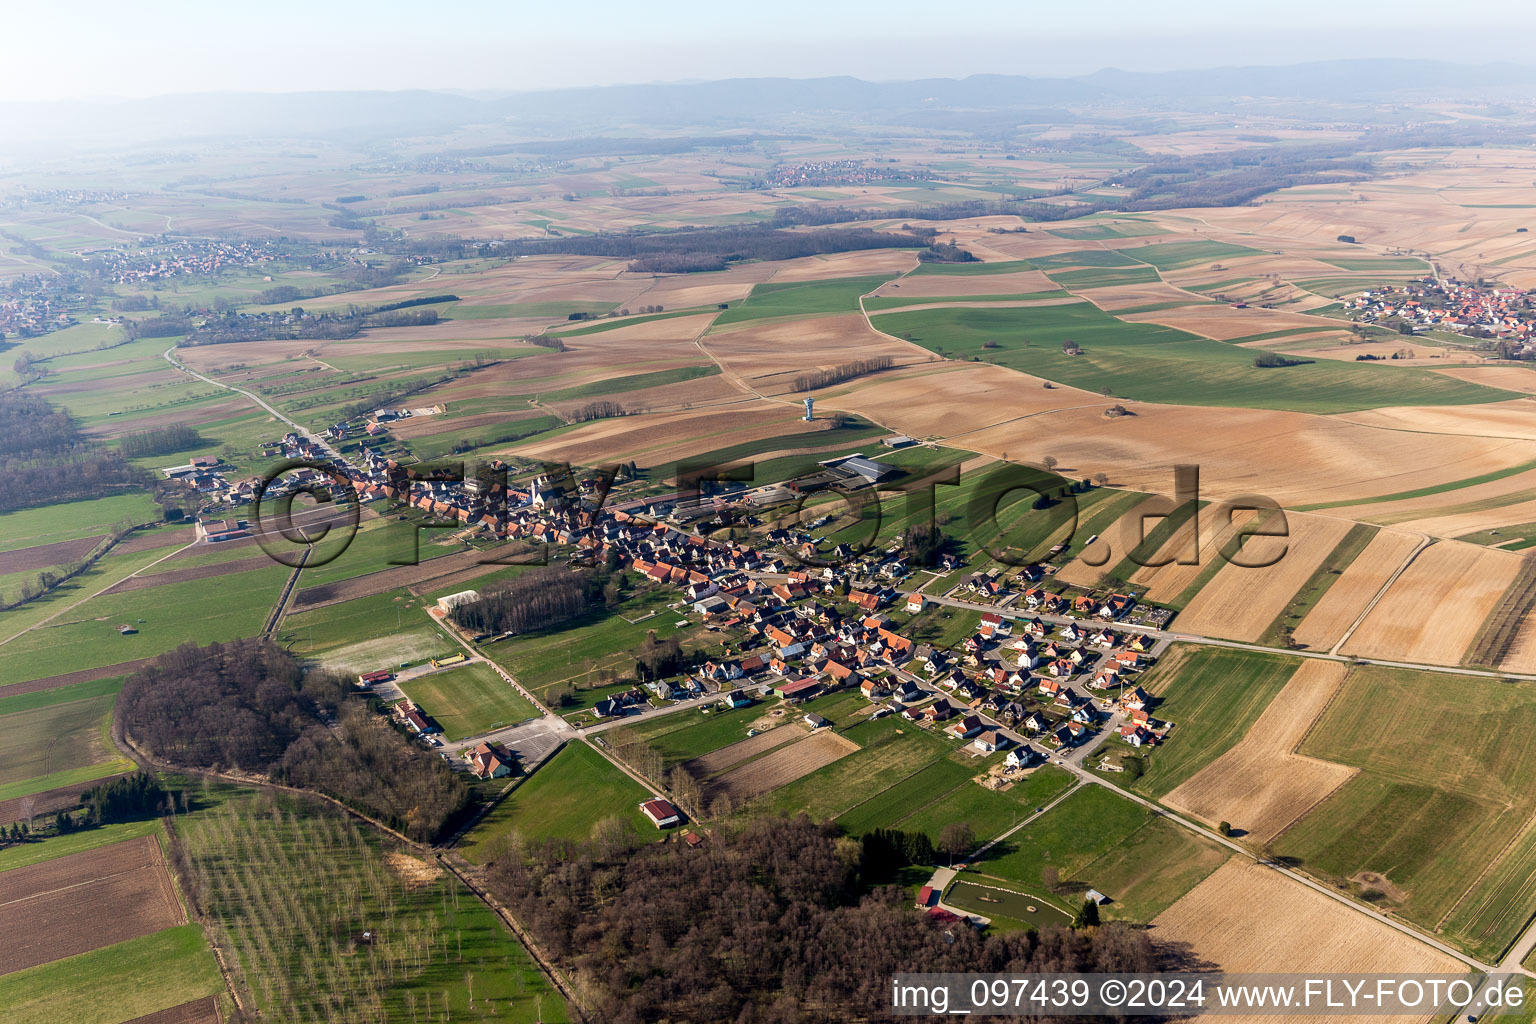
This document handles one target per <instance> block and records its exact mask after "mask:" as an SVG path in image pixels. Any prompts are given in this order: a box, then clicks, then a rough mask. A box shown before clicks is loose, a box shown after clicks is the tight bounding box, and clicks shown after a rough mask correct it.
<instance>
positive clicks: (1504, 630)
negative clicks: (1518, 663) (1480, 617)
mask: <svg viewBox="0 0 1536 1024" xmlns="http://www.w3.org/2000/svg"><path fill="white" fill-rule="evenodd" d="M1533 607H1536V556H1532V555H1526V556H1525V557H1524V559H1523V560H1522V561H1521V564H1520V570H1519V572H1518V573H1517V574H1516V576H1515V579H1514V582H1513V583H1511V584H1510V585H1509V589H1508V590H1506V591H1504V593H1503V594H1502V595H1501V596H1500V597H1499V601H1498V603H1497V604H1496V605H1494V608H1493V611H1492V612H1491V613H1489V615H1488V619H1487V621H1486V622H1484V623H1483V628H1482V630H1481V631H1479V632H1478V634H1477V639H1476V640H1474V641H1473V642H1472V646H1471V647H1469V648H1468V649H1467V656H1466V662H1467V664H1468V665H1480V666H1485V667H1493V666H1497V665H1499V664H1501V663H1502V662H1503V661H1504V660H1505V659H1506V658H1507V657H1508V656H1509V653H1510V649H1511V648H1512V647H1513V646H1514V643H1515V640H1516V639H1517V638H1518V637H1519V635H1520V632H1521V627H1522V626H1523V625H1524V623H1525V620H1526V619H1527V618H1528V617H1529V616H1530V613H1531V609H1532V608H1533Z"/></svg>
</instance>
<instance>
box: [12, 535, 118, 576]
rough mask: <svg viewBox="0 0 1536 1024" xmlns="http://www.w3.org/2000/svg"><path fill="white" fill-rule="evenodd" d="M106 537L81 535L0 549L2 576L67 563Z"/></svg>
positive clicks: (91, 548)
mask: <svg viewBox="0 0 1536 1024" xmlns="http://www.w3.org/2000/svg"><path fill="white" fill-rule="evenodd" d="M105 538H106V535H105V534H102V535H99V536H96V537H81V538H80V539H79V540H61V541H59V542H57V543H55V544H39V545H38V546H37V547H32V548H17V549H15V550H14V551H0V576H5V575H7V574H9V573H13V572H36V571H37V570H39V569H47V568H50V567H52V566H55V565H66V564H68V563H70V562H74V561H78V560H80V559H82V558H84V557H85V556H86V555H88V554H90V553H91V551H92V550H93V549H94V548H95V547H96V545H97V544H99V543H101V541H102V540H104V539H105Z"/></svg>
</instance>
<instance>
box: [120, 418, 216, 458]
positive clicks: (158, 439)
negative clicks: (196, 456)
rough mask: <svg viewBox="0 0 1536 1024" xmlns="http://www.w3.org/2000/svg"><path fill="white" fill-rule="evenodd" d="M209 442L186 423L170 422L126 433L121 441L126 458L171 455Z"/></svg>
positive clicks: (200, 446)
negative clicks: (161, 425)
mask: <svg viewBox="0 0 1536 1024" xmlns="http://www.w3.org/2000/svg"><path fill="white" fill-rule="evenodd" d="M207 444H208V442H207V440H205V439H204V438H203V436H202V435H201V434H199V433H198V432H197V431H196V430H194V429H193V428H191V427H189V426H187V425H186V424H185V423H168V424H166V425H165V426H163V427H153V428H151V429H149V430H140V431H138V432H136V433H133V434H128V435H125V436H124V437H123V439H122V441H121V443H120V447H121V449H122V453H123V456H124V458H129V459H142V458H145V457H147V456H151V455H170V454H171V453H172V452H184V451H188V450H190V449H192V448H202V447H204V446H206V445H207Z"/></svg>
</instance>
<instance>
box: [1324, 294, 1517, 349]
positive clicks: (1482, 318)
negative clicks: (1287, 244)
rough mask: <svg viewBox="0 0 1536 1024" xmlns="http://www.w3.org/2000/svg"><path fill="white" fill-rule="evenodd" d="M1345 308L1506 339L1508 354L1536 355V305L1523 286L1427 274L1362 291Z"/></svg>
mask: <svg viewBox="0 0 1536 1024" xmlns="http://www.w3.org/2000/svg"><path fill="white" fill-rule="evenodd" d="M1345 309H1346V311H1347V312H1349V313H1350V315H1351V317H1352V318H1353V319H1354V321H1355V322H1356V323H1363V324H1375V325H1385V326H1398V329H1399V330H1401V331H1403V332H1404V333H1408V334H1417V333H1423V332H1428V331H1446V332H1450V333H1452V334H1461V335H1466V336H1468V337H1472V338H1479V339H1493V340H1496V341H1499V342H1504V343H1507V345H1505V346H1504V347H1503V348H1504V351H1503V352H1501V354H1502V355H1504V357H1505V358H1514V359H1536V306H1533V305H1532V302H1531V297H1530V293H1529V292H1526V291H1525V290H1523V289H1520V288H1509V287H1498V286H1494V285H1485V284H1468V283H1467V282H1464V281H1457V280H1455V279H1446V280H1437V279H1435V278H1429V277H1426V278H1421V279H1418V280H1414V281H1408V282H1406V283H1405V284H1403V285H1402V286H1401V287H1388V288H1377V289H1373V290H1370V291H1365V292H1361V293H1360V294H1359V295H1357V296H1355V297H1354V298H1353V299H1350V300H1348V301H1347V302H1346V303H1345Z"/></svg>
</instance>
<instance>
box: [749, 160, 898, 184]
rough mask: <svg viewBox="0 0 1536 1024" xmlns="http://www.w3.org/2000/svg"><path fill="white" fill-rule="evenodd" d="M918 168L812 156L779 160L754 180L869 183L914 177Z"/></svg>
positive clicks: (809, 182)
mask: <svg viewBox="0 0 1536 1024" xmlns="http://www.w3.org/2000/svg"><path fill="white" fill-rule="evenodd" d="M920 177H922V174H921V173H920V172H919V171H916V170H913V169H910V168H904V167H893V166H891V165H888V164H866V163H865V162H864V161H862V160H812V161H810V162H808V163H799V164H780V165H779V166H777V167H775V168H773V170H771V171H769V172H768V173H767V174H765V175H763V176H762V177H761V178H758V179H757V180H755V181H754V182H753V183H752V187H753V188H757V189H765V188H797V187H804V186H815V187H821V186H826V185H870V184H874V183H876V182H886V181H896V180H901V181H914V180H917V179H918V178H920Z"/></svg>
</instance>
